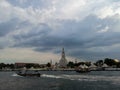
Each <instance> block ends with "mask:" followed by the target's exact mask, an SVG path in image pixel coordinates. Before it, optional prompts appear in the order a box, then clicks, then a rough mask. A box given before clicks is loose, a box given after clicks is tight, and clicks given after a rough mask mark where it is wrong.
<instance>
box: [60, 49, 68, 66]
mask: <svg viewBox="0 0 120 90" xmlns="http://www.w3.org/2000/svg"><path fill="white" fill-rule="evenodd" d="M59 67H61V68H65V67H67V59H66V58H65V52H64V48H63V49H62V55H61V59H60V61H59Z"/></svg>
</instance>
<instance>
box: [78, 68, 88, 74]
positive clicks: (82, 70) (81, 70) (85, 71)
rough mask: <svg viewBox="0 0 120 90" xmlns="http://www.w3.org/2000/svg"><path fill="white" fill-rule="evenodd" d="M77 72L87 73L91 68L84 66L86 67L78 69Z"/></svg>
mask: <svg viewBox="0 0 120 90" xmlns="http://www.w3.org/2000/svg"><path fill="white" fill-rule="evenodd" d="M76 72H79V73H87V72H90V70H89V69H86V68H84V69H77V70H76Z"/></svg>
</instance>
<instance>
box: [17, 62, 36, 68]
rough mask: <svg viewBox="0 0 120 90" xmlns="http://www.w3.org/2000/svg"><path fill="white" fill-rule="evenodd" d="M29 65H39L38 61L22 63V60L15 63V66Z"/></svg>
mask: <svg viewBox="0 0 120 90" xmlns="http://www.w3.org/2000/svg"><path fill="white" fill-rule="evenodd" d="M27 65H31V66H35V65H38V64H37V63H22V62H17V63H15V68H23V67H26V66H27Z"/></svg>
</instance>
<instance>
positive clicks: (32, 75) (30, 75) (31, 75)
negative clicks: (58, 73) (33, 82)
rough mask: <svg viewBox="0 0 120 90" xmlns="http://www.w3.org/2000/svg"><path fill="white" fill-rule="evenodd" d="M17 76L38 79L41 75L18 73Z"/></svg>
mask: <svg viewBox="0 0 120 90" xmlns="http://www.w3.org/2000/svg"><path fill="white" fill-rule="evenodd" d="M18 75H20V76H24V77H26V76H28V77H40V76H41V74H39V73H38V74H20V73H18Z"/></svg>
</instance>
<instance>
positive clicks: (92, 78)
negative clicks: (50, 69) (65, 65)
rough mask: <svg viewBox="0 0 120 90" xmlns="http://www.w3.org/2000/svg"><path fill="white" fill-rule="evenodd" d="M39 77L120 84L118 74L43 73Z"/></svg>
mask: <svg viewBox="0 0 120 90" xmlns="http://www.w3.org/2000/svg"><path fill="white" fill-rule="evenodd" d="M41 77H47V78H56V79H69V80H78V81H108V82H112V83H113V84H119V85H120V82H119V81H120V76H97V75H65V74H63V75H48V74H43V75H41Z"/></svg>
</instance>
